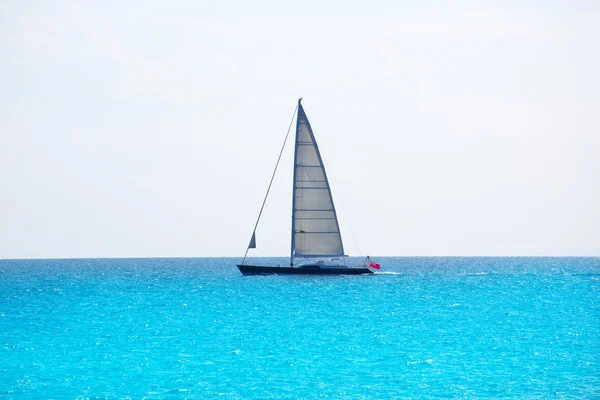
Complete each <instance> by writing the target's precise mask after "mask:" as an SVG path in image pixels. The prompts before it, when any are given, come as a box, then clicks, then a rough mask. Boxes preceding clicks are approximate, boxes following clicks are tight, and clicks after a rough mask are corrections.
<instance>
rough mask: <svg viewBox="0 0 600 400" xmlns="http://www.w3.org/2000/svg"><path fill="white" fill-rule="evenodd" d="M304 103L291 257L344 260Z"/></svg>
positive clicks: (299, 130)
mask: <svg viewBox="0 0 600 400" xmlns="http://www.w3.org/2000/svg"><path fill="white" fill-rule="evenodd" d="M300 100H302V99H300ZM300 100H299V101H298V119H297V123H296V147H295V153H294V197H293V200H292V203H293V205H292V255H291V256H292V259H293V257H332V256H342V255H344V246H343V244H342V237H341V235H340V228H339V225H338V221H337V215H336V212H335V206H334V205H333V198H332V197H331V191H330V189H329V181H328V180H327V174H326V173H325V167H324V165H323V160H322V159H321V154H320V153H319V147H318V146H317V142H316V141H315V137H314V135H313V132H312V129H311V127H310V123H309V122H308V118H307V117H306V114H305V112H304V108H303V107H302V104H301V103H300Z"/></svg>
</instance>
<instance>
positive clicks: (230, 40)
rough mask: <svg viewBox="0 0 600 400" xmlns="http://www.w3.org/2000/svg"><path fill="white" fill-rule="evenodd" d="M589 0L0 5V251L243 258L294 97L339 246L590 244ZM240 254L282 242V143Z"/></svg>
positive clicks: (594, 195)
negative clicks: (334, 216)
mask: <svg viewBox="0 0 600 400" xmlns="http://www.w3.org/2000/svg"><path fill="white" fill-rule="evenodd" d="M599 21H600V2H598V1H595V0H590V1H577V0H575V1H547V0H539V1H452V2H445V1H418V2H415V1H391V0H390V1H369V2H364V1H361V2H352V1H340V2H325V1H323V0H318V1H316V0H308V1H304V2H282V1H275V0H273V1H252V2H248V1H195V0H189V1H185V0H182V1H175V2H165V1H137V2H136V1H130V2H123V1H60V0H57V1H20V0H8V1H6V0H5V1H2V2H1V3H0V60H1V63H0V79H1V84H0V188H1V189H0V190H1V191H0V258H45V257H155V256H165V257H199V256H240V255H243V253H244V251H245V248H246V245H247V244H248V241H249V239H250V235H251V233H252V228H253V226H254V222H255V219H256V216H257V214H258V211H259V208H260V205H261V201H262V198H263V196H264V193H265V191H266V188H267V185H268V182H269V179H270V176H271V172H272V168H273V167H274V165H275V161H276V159H277V155H278V152H279V148H280V146H281V144H282V142H283V138H284V136H285V133H286V131H287V127H288V124H289V123H290V120H291V118H292V114H293V112H294V107H295V106H296V102H297V99H298V98H299V97H301V96H302V97H303V98H304V100H303V104H304V107H305V111H306V113H307V115H308V118H309V120H310V121H311V124H312V127H313V130H314V132H315V136H316V139H317V141H318V143H319V145H320V148H321V153H322V156H323V159H324V162H325V166H326V169H327V173H328V175H329V178H330V183H331V187H332V190H333V197H334V201H335V203H336V207H337V209H338V216H339V217H340V226H341V229H342V236H343V239H344V245H345V248H346V251H347V253H349V254H351V255H365V254H370V255H395V256H415V255H422V256H436V255H437V256H444V255H450V256H451V255H490V256H497V255H556V256H561V255H595V256H600V22H599ZM287 150H288V151H287V152H286V155H285V157H284V159H283V160H282V163H283V166H282V167H281V168H280V171H279V172H278V175H277V177H276V181H275V186H274V188H273V189H272V194H271V196H270V198H269V201H268V202H267V206H266V212H265V214H264V217H263V219H262V220H261V223H260V225H259V228H258V231H257V245H258V247H259V249H260V250H259V251H254V252H253V253H252V254H253V255H260V256H262V255H272V256H275V255H288V254H289V246H290V244H289V242H290V222H291V220H290V216H291V183H292V182H291V180H292V177H291V162H292V158H291V152H292V146H289V147H288V149H287Z"/></svg>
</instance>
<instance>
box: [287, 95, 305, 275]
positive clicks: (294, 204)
mask: <svg viewBox="0 0 600 400" xmlns="http://www.w3.org/2000/svg"><path fill="white" fill-rule="evenodd" d="M301 102H302V97H300V98H299V99H298V116H300V111H302V112H304V110H303V109H302V103H301ZM299 121H300V118H298V117H297V118H296V136H295V139H294V172H293V174H294V183H293V185H292V245H291V248H290V267H293V266H294V246H295V245H296V243H295V241H296V218H295V209H296V161H297V158H298V122H299Z"/></svg>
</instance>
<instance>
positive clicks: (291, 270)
mask: <svg viewBox="0 0 600 400" xmlns="http://www.w3.org/2000/svg"><path fill="white" fill-rule="evenodd" d="M237 267H238V268H239V270H240V272H241V273H242V274H243V275H272V274H279V275H284V274H285V275H362V274H372V273H373V271H371V270H370V269H369V268H362V267H361V268H352V267H320V266H319V265H303V266H301V267H264V266H258V265H238V266H237Z"/></svg>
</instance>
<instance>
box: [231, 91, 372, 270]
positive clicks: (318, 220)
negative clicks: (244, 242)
mask: <svg viewBox="0 0 600 400" xmlns="http://www.w3.org/2000/svg"><path fill="white" fill-rule="evenodd" d="M292 121H293V118H292ZM291 125H292V123H290V128H291ZM289 132H290V130H289V129H288V135H289ZM288 135H286V139H285V141H284V144H283V147H282V149H281V152H280V154H279V159H278V160H277V164H276V166H275V171H274V172H273V176H272V177H271V183H270V184H269V188H268V189H267V194H266V196H265V199H264V201H263V205H262V207H261V210H260V212H259V216H258V220H257V221H256V224H255V226H254V231H253V232H252V237H251V239H250V243H249V245H248V248H247V249H246V254H245V255H244V260H243V261H242V263H241V264H238V266H237V267H238V268H239V270H240V272H241V273H242V274H243V275H266V274H301V275H360V274H372V273H373V271H372V270H371V269H370V268H374V269H379V267H380V266H379V264H377V263H375V262H372V261H371V260H370V258H369V257H368V256H367V259H366V262H365V263H364V264H361V265H358V266H349V265H347V264H348V263H347V262H346V261H347V256H346V255H345V253H344V245H343V243H342V235H341V233H340V227H339V224H338V218H337V213H336V211H335V205H334V204H333V197H332V196H331V188H330V186H329V180H328V179H327V174H326V173H325V166H324V165H323V159H322V157H321V153H320V151H319V146H318V145H317V141H316V140H315V136H314V134H313V130H312V128H311V127H310V123H309V122H308V118H307V116H306V113H305V112H304V108H303V107H302V99H299V100H298V107H297V119H296V140H295V146H294V172H293V180H294V181H293V182H294V183H293V196H292V237H291V251H290V263H289V266H265V265H248V264H245V262H246V257H247V255H248V250H249V249H251V248H256V228H257V227H258V222H259V221H260V216H261V214H262V211H263V208H264V205H265V202H266V200H267V197H268V195H269V190H270V189H271V184H272V183H273V178H274V177H275V172H276V171H277V166H278V165H279V161H280V160H281V154H283V149H284V148H285V143H286V142H287V136H288Z"/></svg>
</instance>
